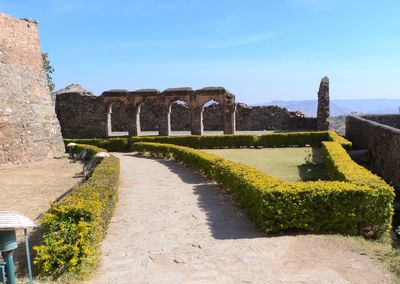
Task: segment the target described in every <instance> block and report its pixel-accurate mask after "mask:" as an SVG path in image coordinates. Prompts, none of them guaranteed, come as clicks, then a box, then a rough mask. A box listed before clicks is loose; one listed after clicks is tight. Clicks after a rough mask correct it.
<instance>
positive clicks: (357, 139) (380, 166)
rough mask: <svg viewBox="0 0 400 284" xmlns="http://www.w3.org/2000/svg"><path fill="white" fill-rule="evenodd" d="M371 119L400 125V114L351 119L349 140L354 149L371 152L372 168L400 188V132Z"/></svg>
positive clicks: (347, 134)
mask: <svg viewBox="0 0 400 284" xmlns="http://www.w3.org/2000/svg"><path fill="white" fill-rule="evenodd" d="M371 119H374V120H378V121H384V122H385V123H390V124H392V125H400V115H379V116H378V115H376V116H370V115H367V116H362V117H358V116H347V117H346V138H347V139H349V140H350V141H351V142H352V143H353V148H354V149H356V150H361V149H368V150H369V151H370V157H371V163H370V169H371V170H372V171H373V172H374V173H376V174H378V175H379V176H381V177H383V178H384V179H385V180H386V181H388V182H390V183H392V184H393V185H394V186H395V187H396V188H397V189H400V151H399V149H400V130H399V129H397V128H394V127H392V126H388V125H384V124H381V123H378V122H375V121H372V120H371ZM396 120H397V122H396Z"/></svg>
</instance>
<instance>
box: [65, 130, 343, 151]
mask: <svg viewBox="0 0 400 284" xmlns="http://www.w3.org/2000/svg"><path fill="white" fill-rule="evenodd" d="M64 141H65V143H66V144H68V143H69V142H75V143H80V144H91V145H94V146H97V147H101V148H104V149H107V150H108V151H111V152H113V151H115V152H129V151H132V145H133V143H137V142H151V143H167V144H174V145H180V146H186V147H190V148H195V149H206V148H239V147H256V146H262V147H288V146H306V145H311V146H321V142H322V141H336V142H338V143H340V144H341V145H342V146H343V147H345V148H346V149H349V148H351V142H349V141H347V140H346V139H345V138H343V137H341V136H339V135H338V134H337V133H336V132H334V131H310V132H284V133H268V134H264V135H261V136H256V135H250V134H249V135H213V136H211V135H188V136H134V137H131V138H107V139H65V140H64Z"/></svg>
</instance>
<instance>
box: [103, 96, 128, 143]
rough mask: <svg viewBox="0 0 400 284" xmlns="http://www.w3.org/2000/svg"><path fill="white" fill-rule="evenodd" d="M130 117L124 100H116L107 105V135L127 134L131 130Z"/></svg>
mask: <svg viewBox="0 0 400 284" xmlns="http://www.w3.org/2000/svg"><path fill="white" fill-rule="evenodd" d="M128 123H129V118H128V113H127V107H126V105H125V103H124V102H122V101H119V100H115V101H112V102H111V103H109V104H108V106H107V136H125V135H128V132H129V125H128Z"/></svg>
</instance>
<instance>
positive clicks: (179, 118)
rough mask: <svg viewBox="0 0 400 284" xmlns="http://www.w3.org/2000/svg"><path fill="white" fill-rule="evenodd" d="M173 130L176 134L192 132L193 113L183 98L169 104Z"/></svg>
mask: <svg viewBox="0 0 400 284" xmlns="http://www.w3.org/2000/svg"><path fill="white" fill-rule="evenodd" d="M169 117H170V126H171V129H170V130H171V131H173V132H175V133H174V135H179V134H190V129H191V114H190V109H189V106H188V104H187V103H186V102H185V101H182V100H176V101H174V102H173V103H172V104H171V105H170V106H169Z"/></svg>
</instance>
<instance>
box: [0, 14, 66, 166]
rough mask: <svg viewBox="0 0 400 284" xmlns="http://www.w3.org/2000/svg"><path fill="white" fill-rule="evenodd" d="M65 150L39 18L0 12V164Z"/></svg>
mask: <svg viewBox="0 0 400 284" xmlns="http://www.w3.org/2000/svg"><path fill="white" fill-rule="evenodd" d="M63 153H64V144H63V141H62V137H61V130H60V125H59V122H58V120H57V117H56V115H55V111H54V102H53V101H52V98H51V93H50V91H49V89H48V86H47V80H46V76H45V72H44V70H43V61H42V55H41V50H40V44H39V36H38V29H37V23H36V21H33V20H26V19H16V18H13V17H10V16H7V15H4V14H1V13H0V164H11V163H21V162H29V161H37V160H42V159H47V158H52V157H55V156H61V155H62V154H63Z"/></svg>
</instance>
